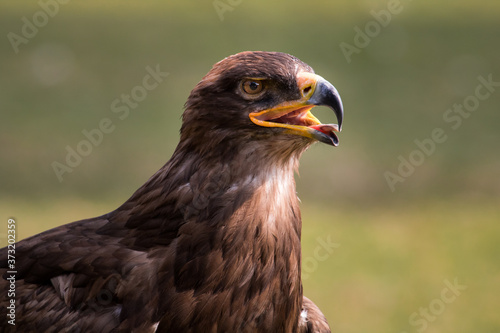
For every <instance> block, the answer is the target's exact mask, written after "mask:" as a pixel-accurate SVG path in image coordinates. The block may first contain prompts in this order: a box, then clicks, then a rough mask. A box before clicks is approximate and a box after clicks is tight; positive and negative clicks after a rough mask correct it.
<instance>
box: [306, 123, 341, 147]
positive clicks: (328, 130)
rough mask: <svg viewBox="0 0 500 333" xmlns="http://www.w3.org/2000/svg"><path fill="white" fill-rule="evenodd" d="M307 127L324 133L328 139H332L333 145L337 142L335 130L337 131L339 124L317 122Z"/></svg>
mask: <svg viewBox="0 0 500 333" xmlns="http://www.w3.org/2000/svg"><path fill="white" fill-rule="evenodd" d="M309 128H313V129H315V130H316V131H319V132H321V133H323V134H325V135H326V136H327V137H328V138H330V140H332V143H333V145H334V146H337V145H338V144H339V138H338V136H337V134H335V132H338V131H339V126H338V125H337V124H319V125H312V126H309Z"/></svg>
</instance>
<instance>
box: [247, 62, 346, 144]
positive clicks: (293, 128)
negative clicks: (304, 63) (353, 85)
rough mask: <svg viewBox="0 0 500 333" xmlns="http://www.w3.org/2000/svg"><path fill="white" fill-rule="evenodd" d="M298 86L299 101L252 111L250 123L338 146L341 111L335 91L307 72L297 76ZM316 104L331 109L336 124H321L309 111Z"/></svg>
mask: <svg viewBox="0 0 500 333" xmlns="http://www.w3.org/2000/svg"><path fill="white" fill-rule="evenodd" d="M297 85H298V87H299V90H300V92H301V95H302V96H301V98H299V99H298V100H294V101H286V102H283V103H281V104H279V105H277V106H275V107H272V108H270V109H266V110H262V111H258V112H252V113H250V115H249V117H250V120H251V121H252V122H253V123H254V124H256V125H259V126H264V127H281V128H285V129H286V130H285V133H287V134H295V135H300V136H304V137H307V138H311V139H315V140H318V141H321V142H323V143H326V144H329V145H332V146H338V144H339V139H338V137H337V134H336V133H335V132H340V131H341V129H342V121H343V118H344V110H343V107H342V100H341V99H340V95H339V93H338V91H337V89H335V87H334V86H333V85H332V84H331V83H330V82H328V81H326V80H325V79H323V78H322V77H321V76H319V75H316V74H313V73H308V72H301V73H299V74H298V75H297ZM317 105H323V106H327V107H329V108H330V109H332V110H333V112H334V113H335V115H336V117H337V122H338V124H322V123H321V122H320V121H319V120H318V119H317V118H316V117H315V116H314V115H313V114H312V113H311V112H310V110H311V109H312V108H313V107H315V106H317Z"/></svg>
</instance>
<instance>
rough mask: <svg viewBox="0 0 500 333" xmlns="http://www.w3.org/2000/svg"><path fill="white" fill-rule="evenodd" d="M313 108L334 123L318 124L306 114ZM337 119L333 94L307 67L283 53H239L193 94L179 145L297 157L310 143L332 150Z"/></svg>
mask: <svg viewBox="0 0 500 333" xmlns="http://www.w3.org/2000/svg"><path fill="white" fill-rule="evenodd" d="M316 105H324V106H327V107H329V108H331V109H332V110H333V111H334V112H335V115H336V117H337V120H338V124H322V123H321V122H320V121H319V120H318V119H317V118H316V117H315V116H314V115H313V114H312V113H311V112H310V110H311V109H312V108H313V107H314V106H316ZM342 119H343V108H342V102H341V99H340V96H339V94H338V92H337V90H336V89H335V87H334V86H333V85H332V84H331V83H329V82H328V81H326V80H325V79H323V78H322V77H321V76H319V75H316V74H314V71H313V69H312V68H311V67H310V66H309V65H307V64H306V63H304V62H302V61H300V60H299V59H297V58H296V57H294V56H291V55H289V54H286V53H279V52H242V53H238V54H235V55H232V56H229V57H227V58H225V59H223V60H222V61H220V62H218V63H216V64H215V65H214V66H213V68H212V69H211V70H210V72H208V74H207V75H206V76H205V77H204V78H203V79H202V80H201V81H200V82H199V83H198V84H197V85H196V87H195V88H194V89H193V91H192V92H191V94H190V96H189V98H188V100H187V102H186V111H185V112H184V115H183V126H182V129H181V142H183V141H184V142H190V146H192V147H194V148H195V149H208V148H207V147H208V146H211V147H214V145H218V144H219V143H221V144H223V145H224V146H226V147H231V146H232V144H231V143H237V146H236V147H239V148H242V147H244V146H245V145H247V146H254V147H256V149H258V147H259V146H260V147H262V148H263V147H266V148H269V147H270V146H271V147H273V148H276V149H277V151H280V150H282V151H300V152H302V151H303V150H304V149H305V148H307V147H308V146H309V145H310V144H311V143H313V142H315V141H320V142H323V143H326V144H329V145H333V146H337V145H338V143H339V141H338V137H337V135H336V132H339V131H340V129H341V126H342ZM242 142H243V143H242ZM228 149H231V148H228ZM276 149H273V150H274V151H276ZM286 155H288V154H286Z"/></svg>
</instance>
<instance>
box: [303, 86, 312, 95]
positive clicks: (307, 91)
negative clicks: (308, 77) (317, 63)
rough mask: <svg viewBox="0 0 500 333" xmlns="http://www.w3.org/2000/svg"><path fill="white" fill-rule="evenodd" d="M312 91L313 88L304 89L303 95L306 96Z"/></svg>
mask: <svg viewBox="0 0 500 333" xmlns="http://www.w3.org/2000/svg"><path fill="white" fill-rule="evenodd" d="M311 89H312V87H311V86H307V87H305V88H304V89H302V93H303V94H304V96H306V95H307V94H308V93H309V92H310V91H311Z"/></svg>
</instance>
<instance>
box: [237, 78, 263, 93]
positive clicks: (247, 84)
mask: <svg viewBox="0 0 500 333" xmlns="http://www.w3.org/2000/svg"><path fill="white" fill-rule="evenodd" d="M241 88H242V89H243V91H244V92H245V93H247V94H249V95H256V94H258V93H260V92H262V90H263V89H264V83H263V82H262V80H255V79H252V80H245V81H243V82H242V84H241Z"/></svg>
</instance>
